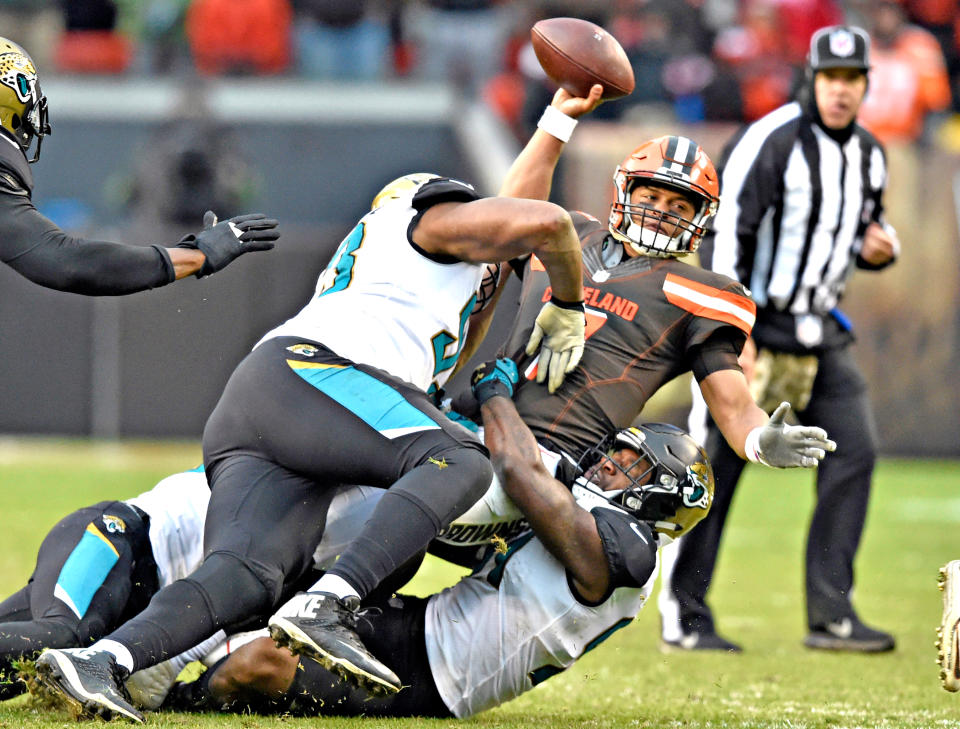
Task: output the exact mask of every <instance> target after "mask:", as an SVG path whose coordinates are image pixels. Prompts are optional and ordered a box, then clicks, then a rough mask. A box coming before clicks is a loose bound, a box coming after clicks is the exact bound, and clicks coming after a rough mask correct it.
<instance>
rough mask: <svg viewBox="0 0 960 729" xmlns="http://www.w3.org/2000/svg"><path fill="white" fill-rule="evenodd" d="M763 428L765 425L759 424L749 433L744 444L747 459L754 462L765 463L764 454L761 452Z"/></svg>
mask: <svg viewBox="0 0 960 729" xmlns="http://www.w3.org/2000/svg"><path fill="white" fill-rule="evenodd" d="M761 430H763V426H762V425H761V426H758V427H756V428H754V429H753V430H751V431H750V432H749V433H747V440H746V441H745V442H744V444H743V452H744V453H745V454H746V456H747V460H748V461H751V462H752V463H765V462H764V460H763V456H762V455H761V454H760V431H761Z"/></svg>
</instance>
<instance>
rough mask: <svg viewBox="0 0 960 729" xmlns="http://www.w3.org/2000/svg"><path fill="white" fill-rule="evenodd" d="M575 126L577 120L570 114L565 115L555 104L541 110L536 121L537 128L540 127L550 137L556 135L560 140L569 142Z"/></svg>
mask: <svg viewBox="0 0 960 729" xmlns="http://www.w3.org/2000/svg"><path fill="white" fill-rule="evenodd" d="M576 126H577V120H576V119H574V118H573V117H572V116H567V115H566V114H564V113H563V112H562V111H560V110H559V109H557V108H556V107H555V106H548V107H547V108H546V109H544V110H543V116H541V117H540V121H538V122H537V128H538V129H542V130H543V131H545V132H546V133H547V134H549V135H550V136H551V137H556V138H557V139H559V140H560V141H561V142H569V141H570V136H571V135H572V134H573V130H574V129H575V128H576Z"/></svg>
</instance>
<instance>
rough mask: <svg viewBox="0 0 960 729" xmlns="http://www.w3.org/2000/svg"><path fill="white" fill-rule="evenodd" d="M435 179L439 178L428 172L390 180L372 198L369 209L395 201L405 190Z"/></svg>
mask: <svg viewBox="0 0 960 729" xmlns="http://www.w3.org/2000/svg"><path fill="white" fill-rule="evenodd" d="M437 177H439V175H434V174H432V173H430V172H413V173H411V174H409V175H404V176H403V177H398V178H397V179H395V180H391V181H390V182H388V183H387V184H386V185H384V186H383V188H382V189H381V190H380V192H378V193H377V194H376V195H375V196H374V198H373V202H372V203H371V205H370V209H371V210H376V209H377V208H379V207H380V206H381V205H383V204H384V203H385V202H387V201H388V200H396V199H397V198H398V197H400V196H401V195H402V194H403V193H405V192H406V191H407V190H412V189H413V188H415V187H418V186H419V185H421V184H423V183H424V182H426V181H427V180H432V179H435V178H437Z"/></svg>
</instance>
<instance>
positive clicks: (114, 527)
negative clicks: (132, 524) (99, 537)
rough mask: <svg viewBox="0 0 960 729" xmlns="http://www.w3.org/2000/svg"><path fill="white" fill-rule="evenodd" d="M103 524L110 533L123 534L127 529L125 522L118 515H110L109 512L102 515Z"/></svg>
mask: <svg viewBox="0 0 960 729" xmlns="http://www.w3.org/2000/svg"><path fill="white" fill-rule="evenodd" d="M103 526H104V527H106V530H107V531H108V532H110V533H111V534H123V533H124V532H126V531H127V523H126V522H125V521H124V520H123V519H121V518H120V517H119V516H112V515H110V514H104V515H103Z"/></svg>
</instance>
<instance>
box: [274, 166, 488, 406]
mask: <svg viewBox="0 0 960 729" xmlns="http://www.w3.org/2000/svg"><path fill="white" fill-rule="evenodd" d="M477 197H478V196H477V194H476V192H474V190H473V188H471V187H470V186H469V185H466V184H465V183H462V182H457V181H455V180H447V179H444V178H437V179H432V180H429V181H427V182H421V183H420V184H417V185H416V186H414V187H411V188H410V189H408V190H405V191H403V192H402V193H401V194H399V195H397V196H396V197H395V198H393V199H391V200H388V201H387V202H385V203H384V204H383V205H381V206H380V207H378V208H376V209H375V210H372V211H371V212H369V213H367V214H366V215H365V216H364V217H363V218H361V219H360V222H359V223H357V225H356V227H355V228H354V229H353V230H352V231H351V232H350V234H349V235H347V237H346V238H345V239H344V240H343V242H342V243H341V244H340V247H339V248H337V251H336V253H334V255H333V258H332V259H331V260H330V263H329V264H328V265H327V267H326V269H324V271H323V272H322V273H321V274H320V278H319V280H318V281H317V289H316V294H315V295H314V297H313V299H311V301H310V302H309V303H308V304H307V305H306V306H305V307H304V308H303V309H301V310H300V312H299V313H298V314H297V315H296V316H294V317H293V318H292V319H289V320H288V321H287V322H285V323H284V324H281V325H280V326H279V327H277V328H276V329H274V330H273V331H271V332H269V333H268V334H267V335H266V336H265V337H263V339H261V342H262V341H264V340H267V339H272V338H274V337H280V336H290V337H302V338H304V339H307V340H311V341H315V342H320V343H321V344H324V345H326V346H327V347H329V348H330V349H331V350H332V351H333V352H335V353H336V354H338V355H339V356H341V357H345V358H347V359H350V360H353V361H354V362H358V363H361V364H367V365H372V366H374V367H378V368H380V369H382V370H386V371H387V372H389V373H390V374H392V375H394V376H395V377H399V378H400V379H402V380H404V381H406V382H409V383H411V384H413V385H415V386H417V387H419V388H421V389H422V390H424V391H427V390H429V389H430V386H431V384H435V385H436V387H441V386H442V385H443V383H444V382H446V380H447V378H448V377H449V376H450V373H451V371H452V370H453V366H454V365H455V364H456V362H457V358H458V357H459V355H460V349H461V347H462V345H463V339H464V337H465V336H466V333H467V320H468V318H469V316H470V312H471V311H472V310H473V304H474V301H475V299H476V292H477V287H478V286H479V285H480V281H481V279H482V278H483V274H484V272H485V270H486V267H485V266H484V265H483V264H477V263H467V262H463V261H456V260H452V259H451V260H450V261H448V262H441V261H439V260H433V259H432V258H428V257H427V255H426V254H425V253H423V252H421V251H420V250H418V249H417V248H416V247H415V245H414V244H413V242H412V241H411V240H410V237H409V231H410V228H411V223H413V221H414V219H415V218H417V217H418V216H419V215H420V214H421V213H422V212H423V211H424V210H426V209H427V208H429V207H430V206H431V205H434V204H436V203H439V202H449V201H452V200H459V201H467V200H473V199H476V198H477ZM438 258H441V259H442V258H444V257H442V256H441V257H438ZM447 258H449V257H447Z"/></svg>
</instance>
